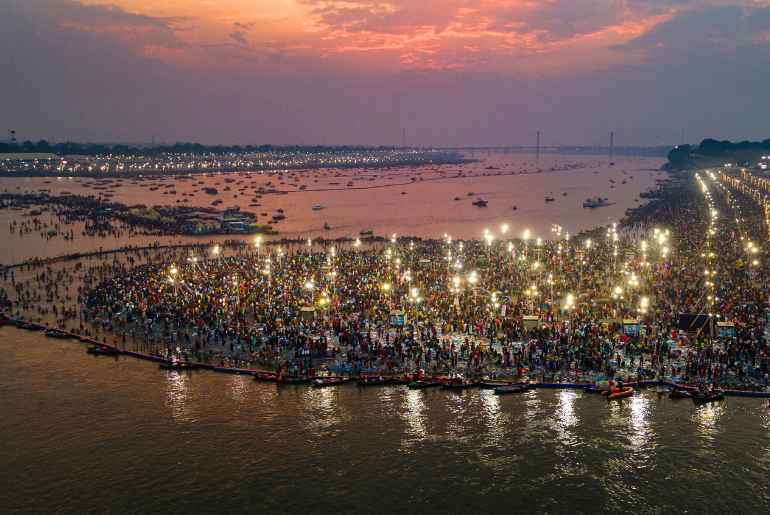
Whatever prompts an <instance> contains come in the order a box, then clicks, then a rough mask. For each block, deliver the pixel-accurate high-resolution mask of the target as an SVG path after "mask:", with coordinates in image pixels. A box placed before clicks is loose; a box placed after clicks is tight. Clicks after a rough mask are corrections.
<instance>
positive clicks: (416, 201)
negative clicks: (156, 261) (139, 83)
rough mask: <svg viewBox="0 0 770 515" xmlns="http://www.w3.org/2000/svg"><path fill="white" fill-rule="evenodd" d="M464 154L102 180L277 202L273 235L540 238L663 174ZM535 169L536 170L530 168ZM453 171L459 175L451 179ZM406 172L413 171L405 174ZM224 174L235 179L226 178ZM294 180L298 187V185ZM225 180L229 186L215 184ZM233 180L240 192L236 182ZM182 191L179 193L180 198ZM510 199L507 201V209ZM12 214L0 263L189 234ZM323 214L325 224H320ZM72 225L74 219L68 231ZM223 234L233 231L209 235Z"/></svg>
mask: <svg viewBox="0 0 770 515" xmlns="http://www.w3.org/2000/svg"><path fill="white" fill-rule="evenodd" d="M468 157H470V158H473V159H476V160H477V162H473V163H467V164H464V165H449V166H443V167H432V166H431V167H418V168H409V167H405V168H398V169H392V170H374V171H372V170H370V171H367V170H359V169H354V170H308V171H304V172H293V176H294V179H290V178H289V174H288V173H287V174H286V175H285V176H284V180H281V179H279V178H278V176H277V173H269V174H261V173H253V174H243V175H241V174H218V175H213V176H211V177H209V176H207V175H203V174H200V175H195V176H194V177H193V179H192V180H187V181H180V180H179V179H178V178H167V179H162V178H153V179H152V180H146V181H139V182H137V181H132V180H128V179H126V180H122V181H120V184H119V185H117V183H114V184H113V185H112V186H111V187H113V188H114V192H115V196H114V197H113V199H114V200H115V201H119V202H123V203H126V204H129V205H134V204H137V203H143V204H146V205H156V204H160V205H172V204H175V203H176V201H178V200H187V201H188V203H187V205H190V206H198V207H208V206H209V205H210V203H211V202H212V201H213V200H214V198H220V199H221V200H222V201H223V204H222V206H221V207H229V206H238V207H240V208H241V209H243V210H248V211H251V212H254V213H256V214H257V215H258V222H259V223H262V224H264V223H267V221H268V220H270V218H271V216H272V215H273V214H274V213H276V211H277V210H278V209H283V210H284V212H285V215H286V217H287V218H286V220H284V221H282V222H280V223H279V224H277V225H276V229H277V230H278V231H279V235H280V236H281V237H290V238H298V237H299V238H307V237H311V238H317V237H341V236H351V237H355V236H358V234H359V232H360V231H361V230H374V231H375V232H376V233H377V234H379V235H390V234H392V233H397V234H399V235H410V236H420V237H427V238H441V237H442V235H443V234H445V233H449V234H451V235H452V236H453V237H455V238H480V237H481V236H482V234H483V231H484V229H485V228H491V229H496V228H497V227H499V226H500V224H502V223H507V224H509V226H510V227H511V231H512V232H511V234H514V235H516V236H520V235H521V233H522V231H523V230H524V229H525V228H528V229H530V230H531V231H532V234H533V237H536V236H541V237H545V238H547V237H550V236H551V232H550V230H551V226H552V224H560V225H562V226H563V227H564V229H565V230H566V231H570V232H572V234H576V233H577V232H578V231H580V230H583V229H589V228H592V227H596V226H600V225H606V224H610V223H613V222H618V221H619V220H620V219H621V218H622V217H623V215H624V213H625V211H626V209H628V208H629V207H636V206H639V205H640V203H641V202H643V201H642V200H640V199H639V194H640V193H641V192H643V191H646V190H649V189H651V188H653V187H654V186H655V184H656V181H657V180H659V179H662V178H664V177H665V174H664V173H663V172H659V171H657V170H658V169H659V168H660V165H661V164H662V160H661V159H659V158H643V157H627V156H621V157H619V158H618V159H616V164H615V166H612V167H611V166H609V164H608V162H607V158H606V157H597V156H563V155H553V156H552V155H549V156H543V157H542V158H541V159H540V160H539V161H537V160H535V158H534V156H530V155H526V154H487V153H480V154H473V155H469V156H468ZM489 167H492V168H493V169H491V170H490V169H488V168H489ZM537 170H540V171H542V173H535V172H536V171H537ZM459 173H463V174H465V176H464V177H461V178H458V177H457V175H458V174H459ZM514 174H515V175H514ZM412 178H414V179H416V180H415V181H414V182H412V181H411V179H412ZM226 179H227V180H232V181H235V182H232V183H229V184H228V183H226V182H225V180H226ZM610 181H614V182H610ZM281 182H284V184H281ZM349 182H350V183H352V184H353V186H352V187H351V188H347V186H346V185H347V184H348V183H349ZM97 183H99V182H98V181H95V180H93V179H84V178H69V179H65V178H62V179H55V178H44V179H41V178H0V191H4V190H7V191H12V192H38V191H40V190H49V191H50V192H51V193H52V194H60V193H62V192H65V191H66V192H70V193H77V194H84V195H90V194H93V195H98V194H104V193H105V191H104V190H102V189H99V190H97V189H95V186H96V185H97ZM198 183H203V184H202V185H199V184H198ZM267 183H271V184H272V186H270V187H275V188H278V189H280V190H285V191H291V192H292V193H290V194H287V195H265V196H263V197H262V198H260V199H258V203H259V204H260V205H259V207H250V204H251V203H252V201H253V199H254V195H255V192H256V190H257V188H258V187H260V186H266V185H267ZM99 184H102V186H99V187H100V188H101V187H104V186H103V184H104V183H103V182H102V183H99ZM292 184H293V185H295V186H292ZM171 186H173V188H174V191H176V192H177V195H164V194H163V192H166V191H167V188H166V187H171ZM300 186H305V187H307V190H305V191H299V190H298V188H299V187H300ZM203 187H215V188H217V189H218V190H219V194H218V195H216V196H211V195H206V194H205V193H202V192H201V191H200V189H201V188H203ZM226 187H229V188H231V189H230V190H229V191H225V189H224V188H226ZM241 188H246V191H239V190H240V189H241ZM355 188H371V189H355ZM152 189H155V191H152ZM196 190H197V191H196ZM185 193H186V194H188V195H189V196H187V197H183V196H182V195H183V194H185ZM471 193H472V195H470V196H469V194H471ZM565 194H566V196H565ZM546 195H549V196H552V197H554V201H553V202H545V196H546ZM595 196H601V197H605V198H608V199H609V200H610V202H612V205H609V206H606V207H603V208H601V209H584V208H583V204H582V203H583V201H584V200H585V199H586V198H588V197H595ZM455 198H458V199H459V200H455ZM476 198H483V199H486V200H487V201H488V202H489V205H488V207H486V208H478V207H475V206H474V205H473V201H474V200H475V199H476ZM313 204H321V205H322V206H323V207H324V209H322V210H320V211H314V210H312V209H311V206H312V205H313ZM513 206H516V210H515V211H514V210H513ZM21 215H22V212H19V211H9V210H4V211H0V240H2V241H7V242H9V244H8V245H3V246H0V263H17V262H19V261H23V260H25V259H29V258H33V257H39V256H44V255H60V254H65V253H72V252H80V251H84V250H98V249H99V247H104V248H114V247H117V246H120V245H125V244H145V243H147V242H148V241H150V242H151V241H155V240H158V241H160V242H162V243H172V242H179V241H180V240H185V241H190V240H191V239H190V238H179V237H163V238H154V237H153V238H146V237H140V238H134V239H132V240H127V239H125V238H123V239H119V240H114V239H113V240H112V241H105V240H103V239H100V238H90V237H82V236H80V235H78V236H77V237H76V238H75V240H73V241H65V240H63V239H62V238H61V237H57V238H54V239H52V240H41V239H40V238H39V237H37V235H34V237H33V236H30V235H24V236H19V235H18V234H10V233H9V223H10V221H11V220H13V219H16V220H19V219H20V216H21ZM40 218H41V219H43V220H45V221H48V220H49V219H50V215H49V214H44V215H43V216H41V217H40ZM324 223H328V224H329V226H330V227H331V229H330V230H324ZM80 230H81V229H80V228H77V229H76V232H80ZM225 238H233V236H226V237H222V238H219V239H225ZM212 239H216V238H213V237H211V236H206V237H200V238H194V239H193V240H194V241H204V242H208V241H210V240H212Z"/></svg>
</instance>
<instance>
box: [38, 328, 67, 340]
mask: <svg viewBox="0 0 770 515" xmlns="http://www.w3.org/2000/svg"><path fill="white" fill-rule="evenodd" d="M45 335H46V336H47V337H49V338H60V339H67V338H72V336H71V335H69V334H67V333H65V332H64V331H59V330H58V329H47V330H46V332H45Z"/></svg>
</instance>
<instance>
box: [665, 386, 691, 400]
mask: <svg viewBox="0 0 770 515" xmlns="http://www.w3.org/2000/svg"><path fill="white" fill-rule="evenodd" d="M668 398H669V399H673V400H678V399H692V393H691V392H689V391H688V390H685V389H684V388H673V389H672V390H671V393H669V394H668Z"/></svg>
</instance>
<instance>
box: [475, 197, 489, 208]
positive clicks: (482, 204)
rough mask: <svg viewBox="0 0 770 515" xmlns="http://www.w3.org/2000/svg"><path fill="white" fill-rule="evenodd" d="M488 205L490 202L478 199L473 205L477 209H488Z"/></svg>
mask: <svg viewBox="0 0 770 515" xmlns="http://www.w3.org/2000/svg"><path fill="white" fill-rule="evenodd" d="M487 204H489V202H487V201H486V200H484V199H477V200H476V201H475V202H474V203H473V205H474V206H476V207H487Z"/></svg>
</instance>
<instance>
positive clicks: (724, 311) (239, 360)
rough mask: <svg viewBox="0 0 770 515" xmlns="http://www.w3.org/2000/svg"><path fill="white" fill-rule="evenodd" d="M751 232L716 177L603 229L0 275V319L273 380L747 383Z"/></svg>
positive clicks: (161, 257) (752, 351)
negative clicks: (364, 377) (418, 377)
mask: <svg viewBox="0 0 770 515" xmlns="http://www.w3.org/2000/svg"><path fill="white" fill-rule="evenodd" d="M767 234H768V227H767V222H766V220H765V214H764V211H763V209H762V206H761V205H760V203H758V202H757V200H756V198H754V197H752V196H751V195H747V194H746V193H745V192H742V191H737V190H735V189H732V188H731V187H730V184H729V183H728V182H727V181H722V180H720V178H719V177H718V176H717V175H714V174H710V173H709V174H707V173H701V174H698V175H695V176H693V175H692V174H682V175H680V176H678V177H675V178H672V180H670V181H669V182H668V183H666V184H665V185H664V186H662V188H661V190H660V191H659V192H658V194H657V195H656V198H654V199H652V200H651V201H650V202H649V203H647V204H645V205H644V206H642V207H639V208H636V209H635V210H633V211H631V212H630V213H629V216H628V217H627V218H626V219H625V220H624V221H623V223H621V224H620V225H617V226H611V227H604V228H599V229H596V230H594V231H591V232H587V233H582V234H580V235H577V236H570V235H569V234H568V233H567V232H566V231H564V230H563V229H562V228H561V227H558V226H554V227H553V229H552V232H551V234H548V235H540V237H538V235H534V234H530V233H529V231H526V230H522V228H516V230H514V229H513V228H511V227H507V226H505V225H503V226H500V227H495V228H490V229H489V230H487V231H485V232H484V234H483V235H482V237H481V238H480V239H478V240H465V241H456V240H453V239H452V238H451V236H448V235H446V236H445V237H444V238H442V239H436V240H419V239H413V238H403V237H402V238H396V237H394V238H393V239H392V240H385V241H379V242H375V243H369V244H362V243H361V242H359V241H351V242H348V243H340V242H318V241H315V242H314V241H307V242H303V243H295V244H290V245H287V244H285V243H284V244H279V242H269V241H262V240H261V239H256V240H255V241H254V242H251V241H248V242H247V243H246V244H243V242H231V243H230V244H221V245H211V246H205V247H203V246H189V247H169V248H164V247H155V248H141V249H138V248H137V249H131V248H129V249H125V250H124V251H123V252H119V253H110V254H104V255H100V254H94V255H90V256H88V257H84V258H81V259H78V260H76V261H73V262H72V263H69V262H65V263H58V264H55V263H46V262H37V263H34V264H29V265H26V266H23V267H19V268H16V269H5V270H4V271H3V272H2V278H3V283H4V284H5V288H4V289H3V290H2V291H1V292H0V293H1V294H0V301H2V302H3V305H4V306H5V308H6V312H7V313H9V314H12V315H21V316H24V317H26V318H27V319H39V320H50V321H52V322H54V323H55V324H56V325H57V326H59V327H62V328H66V329H68V330H72V331H74V332H77V333H80V334H89V335H92V336H95V337H97V338H99V339H101V340H103V341H107V342H110V343H112V342H115V343H116V344H117V345H118V346H120V347H122V348H130V349H135V350H137V351H141V352H146V353H150V354H155V355H159V356H164V357H166V358H174V359H178V360H181V361H191V362H201V363H213V364H216V365H219V366H230V367H239V368H251V369H269V370H275V371H278V373H279V374H282V375H285V376H289V377H308V376H313V375H316V374H320V373H323V372H324V371H326V370H330V371H332V372H333V373H338V374H339V373H341V374H350V375H354V376H355V375H360V374H400V373H405V372H416V371H426V372H427V373H435V374H452V375H462V376H465V377H480V376H505V377H537V378H542V379H545V380H550V381H580V380H583V379H586V378H590V377H594V376H597V375H604V376H607V377H618V378H622V379H625V380H630V379H638V378H653V377H666V378H672V379H675V380H681V381H686V382H696V381H702V382H708V383H713V384H732V385H739V386H741V387H752V388H761V387H765V386H767V384H768V373H769V372H770V370H769V366H770V363H769V362H768V360H769V359H770V350H769V349H768V345H767V336H766V334H765V328H766V325H767V323H768V320H769V318H768V312H767V307H768V306H767V301H768V293H769V292H768V287H767V273H766V268H767V267H766V263H765V259H766V254H767V252H766V248H765V242H766V241H767Z"/></svg>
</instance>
